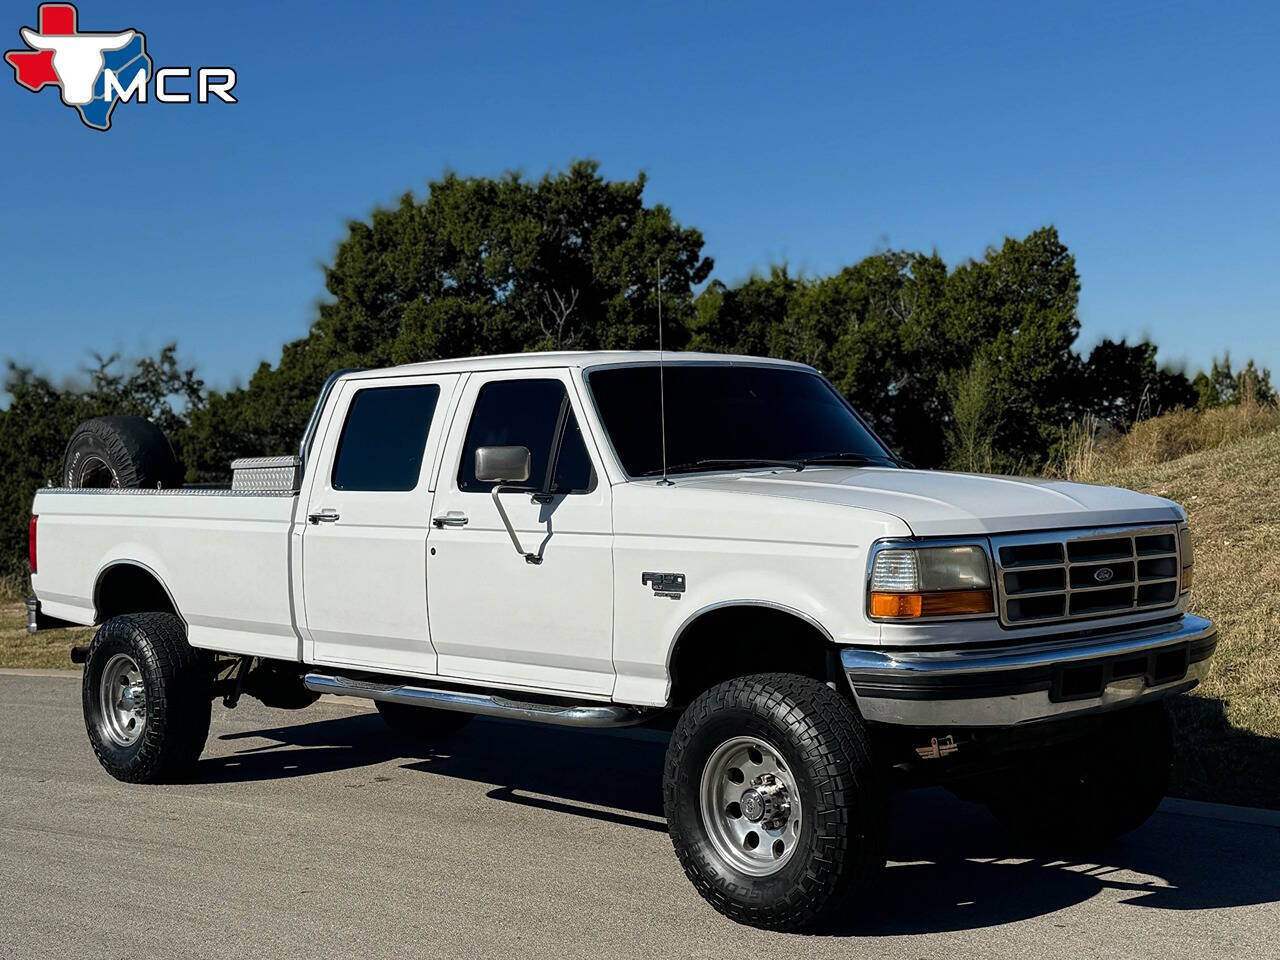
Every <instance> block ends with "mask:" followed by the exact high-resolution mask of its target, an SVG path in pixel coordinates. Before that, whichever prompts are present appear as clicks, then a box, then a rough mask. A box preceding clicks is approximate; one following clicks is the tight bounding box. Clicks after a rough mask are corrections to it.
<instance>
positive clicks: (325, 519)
mask: <svg viewBox="0 0 1280 960" xmlns="http://www.w3.org/2000/svg"><path fill="white" fill-rule="evenodd" d="M337 519H338V511H336V510H321V511H320V512H319V513H309V514H307V522H308V523H334V522H336V521H337Z"/></svg>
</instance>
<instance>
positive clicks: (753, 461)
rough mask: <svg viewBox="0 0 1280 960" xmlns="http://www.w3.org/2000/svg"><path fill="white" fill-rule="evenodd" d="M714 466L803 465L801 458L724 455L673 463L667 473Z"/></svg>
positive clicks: (655, 472) (650, 474)
mask: <svg viewBox="0 0 1280 960" xmlns="http://www.w3.org/2000/svg"><path fill="white" fill-rule="evenodd" d="M716 467H725V468H730V467H787V468H788V469H791V470H795V471H797V472H798V471H800V470H803V469H804V467H805V461H803V460H776V459H774V458H772V457H726V458H711V459H707V460H693V461H691V462H689V463H673V464H672V465H671V466H669V467H667V473H684V472H688V471H690V470H698V469H714V468H716ZM661 473H662V468H661V467H658V468H657V469H656V470H646V471H645V472H644V473H642V474H640V476H642V477H656V476H658V475H659V474H661Z"/></svg>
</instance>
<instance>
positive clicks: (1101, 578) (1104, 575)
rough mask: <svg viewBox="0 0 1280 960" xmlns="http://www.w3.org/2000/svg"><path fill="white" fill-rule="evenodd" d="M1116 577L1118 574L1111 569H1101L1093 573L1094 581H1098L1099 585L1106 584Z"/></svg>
mask: <svg viewBox="0 0 1280 960" xmlns="http://www.w3.org/2000/svg"><path fill="white" fill-rule="evenodd" d="M1115 575H1116V572H1115V571H1114V570H1112V569H1111V568H1110V567H1099V568H1098V569H1097V570H1095V571H1093V579H1095V580H1097V581H1098V582H1099V583H1106V582H1107V581H1108V580H1110V579H1111V578H1112V577H1114V576H1115Z"/></svg>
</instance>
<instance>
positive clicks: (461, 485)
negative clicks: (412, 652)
mask: <svg viewBox="0 0 1280 960" xmlns="http://www.w3.org/2000/svg"><path fill="white" fill-rule="evenodd" d="M583 422H585V420H584V412H583V409H582V405H581V402H580V399H579V397H578V394H577V391H576V389H575V386H574V383H573V381H572V379H571V378H570V376H569V374H568V371H565V370H556V369H549V370H548V369H533V370H507V371H501V372H491V373H483V374H481V373H473V374H472V375H471V376H470V377H469V378H468V380H467V383H466V386H465V387H464V388H463V397H462V400H461V402H460V404H459V407H458V416H457V418H456V422H455V424H454V428H453V430H452V431H451V433H450V437H449V441H448V444H447V446H446V449H445V453H444V457H443V459H442V460H441V465H440V476H439V479H438V481H437V484H438V488H437V490H436V497H435V505H434V507H433V509H432V514H433V516H434V517H436V518H437V521H438V526H437V527H436V528H433V529H432V530H431V533H430V537H429V540H428V543H429V544H430V546H431V548H432V549H431V550H430V551H429V555H428V557H427V564H428V567H429V571H430V572H429V579H430V584H431V590H430V593H429V598H428V599H429V606H430V613H431V636H432V640H433V642H434V643H435V645H436V649H437V651H438V652H439V654H440V674H441V676H448V677H457V678H465V679H468V680H480V681H485V680H491V681H498V682H505V683H516V684H521V685H525V686H531V687H541V688H547V689H555V690H564V691H575V692H587V693H594V694H609V693H611V692H612V691H613V682H614V670H613V549H612V541H613V519H612V513H611V510H612V506H611V503H612V502H611V493H612V491H611V490H610V488H609V484H608V482H607V480H606V479H605V477H604V475H603V473H602V472H601V471H600V468H599V463H600V458H599V455H598V451H597V450H596V449H595V446H594V444H593V442H592V440H591V437H590V434H589V433H588V432H584V431H583V430H582V429H581V427H580V425H581V424H582V423H583ZM512 444H514V445H519V446H524V447H528V448H529V450H530V452H531V453H532V471H531V474H530V482H529V485H528V486H529V488H530V489H527V490H524V491H519V492H517V491H512V492H509V493H500V494H499V497H500V498H501V501H502V504H503V506H504V507H505V508H506V511H507V513H508V515H509V516H510V518H511V524H512V526H513V527H514V528H515V531H516V534H517V536H518V537H519V539H520V542H521V547H522V549H523V550H524V551H527V552H529V553H533V554H535V555H536V556H538V557H540V558H541V562H540V563H536V564H535V563H528V562H526V560H525V558H524V557H523V556H521V555H520V554H519V553H517V552H516V549H515V547H514V546H513V545H512V543H511V538H510V536H509V535H508V533H507V530H506V528H505V527H504V526H503V523H502V519H501V517H500V516H499V514H498V511H497V509H496V508H495V506H494V503H493V499H492V496H491V490H492V486H493V485H492V484H488V483H482V482H480V481H478V480H477V479H476V476H475V451H476V450H477V449H478V448H479V447H482V446H502V445H512ZM544 487H545V488H547V489H549V490H550V493H549V495H548V496H545V497H544V496H534V495H533V493H534V491H535V490H537V489H539V488H544Z"/></svg>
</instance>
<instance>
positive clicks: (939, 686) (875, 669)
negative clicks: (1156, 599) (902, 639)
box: [840, 614, 1218, 727]
mask: <svg viewBox="0 0 1280 960" xmlns="http://www.w3.org/2000/svg"><path fill="white" fill-rule="evenodd" d="M1217 643H1218V629H1217V627H1215V626H1214V625H1213V623H1212V622H1210V621H1209V620H1206V619H1204V618H1203V617H1195V616H1192V615H1191V614H1185V615H1183V616H1181V617H1179V618H1178V619H1177V620H1175V621H1173V622H1167V623H1163V624H1158V625H1156V626H1147V627H1142V628H1137V629H1126V630H1123V631H1118V632H1115V633H1103V634H1097V633H1092V634H1089V635H1086V636H1083V637H1076V638H1072V639H1057V640H1052V639H1049V638H1046V639H1043V640H1039V641H1037V642H1035V643H1026V642H1023V643H1021V644H1016V645H1015V644H1003V645H999V646H985V645H984V646H969V647H961V648H952V649H947V650H937V649H931V650H884V649H877V648H874V647H846V648H845V649H843V650H841V652H840V661H841V664H842V665H843V667H844V672H845V675H846V676H847V677H848V678H849V684H850V686H851V687H852V688H853V694H854V697H855V698H856V699H857V702H858V709H859V710H861V711H862V715H863V716H864V717H865V718H866V719H868V720H873V721H876V722H879V723H894V724H903V725H908V726H920V727H1005V726H1013V725H1015V724H1020V723H1029V722H1033V721H1036V720H1048V719H1054V718H1060V717H1065V716H1071V715H1075V714H1088V713H1098V712H1101V711H1104V710H1109V709H1112V708H1114V707H1118V706H1125V705H1129V704H1133V703H1138V702H1140V701H1143V700H1154V699H1159V698H1161V697H1167V696H1171V695H1173V694H1175V693H1182V692H1183V691H1186V690H1190V689H1191V688H1192V687H1194V686H1195V685H1196V684H1197V683H1199V682H1200V681H1201V680H1203V679H1204V677H1205V675H1206V674H1207V673H1208V672H1209V658H1210V657H1212V656H1213V651H1214V648H1215V647H1216V646H1217Z"/></svg>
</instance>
